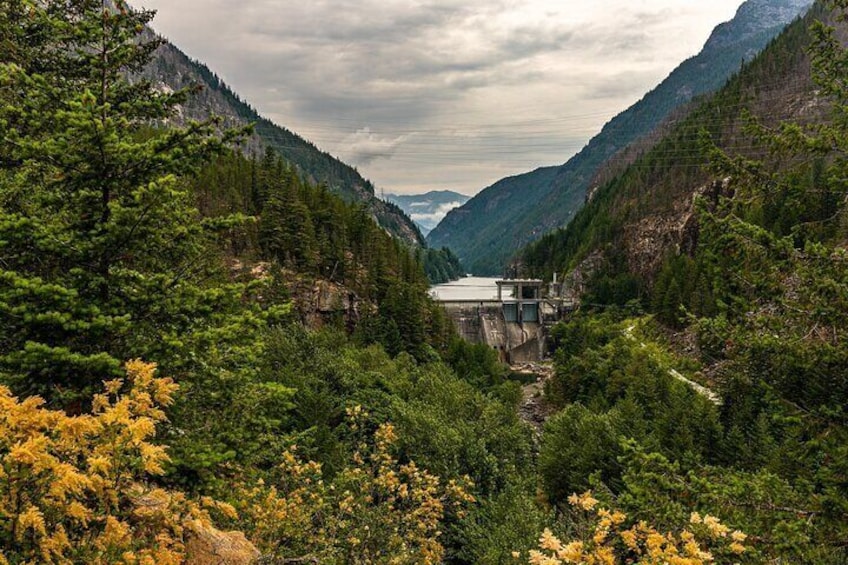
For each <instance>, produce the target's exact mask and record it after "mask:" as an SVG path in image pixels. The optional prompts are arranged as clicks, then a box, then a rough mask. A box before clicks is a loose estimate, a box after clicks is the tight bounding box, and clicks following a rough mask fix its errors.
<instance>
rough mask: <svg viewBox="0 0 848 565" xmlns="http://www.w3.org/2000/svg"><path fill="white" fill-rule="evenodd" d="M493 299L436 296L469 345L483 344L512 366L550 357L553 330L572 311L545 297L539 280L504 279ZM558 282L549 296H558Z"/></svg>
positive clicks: (561, 301) (554, 299) (561, 303)
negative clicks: (550, 335)
mask: <svg viewBox="0 0 848 565" xmlns="http://www.w3.org/2000/svg"><path fill="white" fill-rule="evenodd" d="M495 284H496V285H497V294H496V296H492V297H491V298H489V299H483V300H479V299H470V298H465V299H463V298H451V297H439V296H434V298H435V300H436V301H438V302H440V303H441V304H442V306H443V307H444V309H445V310H446V311H447V313H448V315H449V316H450V318H451V319H452V320H453V322H454V325H455V326H456V328H457V330H458V332H459V334H460V335H461V336H462V338H463V339H465V340H466V341H468V342H471V343H483V344H486V345H488V346H489V347H491V348H492V349H494V350H496V351H497V352H498V355H499V357H500V359H501V361H503V362H505V363H509V364H511V365H521V364H528V363H536V362H539V361H541V360H543V359H544V358H545V357H546V356H547V352H548V348H547V337H548V333H549V330H550V328H551V327H552V326H553V325H554V324H556V323H557V322H558V321H560V320H561V319H562V318H563V316H564V315H565V314H566V313H567V312H569V311H570V310H571V309H572V308H571V305H570V304H566V303H565V302H564V301H563V300H562V299H560V298H549V297H543V290H544V288H543V287H544V286H545V283H544V282H543V281H541V280H535V279H500V280H497V281H495ZM558 294H559V293H558V292H557V285H556V283H554V284H552V285H551V288H550V290H549V292H548V295H549V296H558Z"/></svg>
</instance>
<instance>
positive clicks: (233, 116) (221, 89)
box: [141, 30, 424, 246]
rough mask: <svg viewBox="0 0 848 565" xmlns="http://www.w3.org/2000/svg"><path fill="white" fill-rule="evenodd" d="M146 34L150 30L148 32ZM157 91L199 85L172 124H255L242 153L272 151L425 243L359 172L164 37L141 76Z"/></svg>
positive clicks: (390, 227) (396, 231) (399, 233)
mask: <svg viewBox="0 0 848 565" xmlns="http://www.w3.org/2000/svg"><path fill="white" fill-rule="evenodd" d="M148 33H150V34H151V35H152V34H154V33H155V32H154V31H152V30H151V31H149V32H148ZM141 78H144V79H147V80H150V81H151V82H153V84H154V85H156V86H157V87H158V88H161V89H171V90H179V89H181V88H186V87H195V86H198V85H199V86H201V89H200V91H199V92H197V93H196V94H195V95H193V96H192V97H191V98H190V99H189V101H187V102H186V104H184V105H183V106H181V107H180V108H179V110H180V111H179V114H178V116H177V118H176V120H175V121H178V122H179V121H182V122H185V121H188V120H204V119H208V118H209V117H211V116H212V115H217V116H220V117H221V118H222V119H223V125H224V126H225V127H238V126H244V125H248V124H253V125H254V134H253V135H252V136H251V137H250V138H248V139H247V140H246V141H245V142H244V149H245V151H246V152H247V153H254V154H260V153H262V152H264V151H265V150H267V149H271V150H273V151H275V152H276V153H277V154H279V155H280V156H281V157H283V159H285V160H286V161H287V162H288V163H290V164H291V165H292V166H294V167H295V169H296V170H297V171H298V172H299V173H300V174H301V176H302V177H303V179H304V180H306V181H308V182H310V183H312V184H325V185H326V186H327V187H328V188H329V189H330V190H331V191H332V192H334V193H336V194H339V195H340V196H342V197H343V198H344V199H346V200H347V201H349V202H359V203H361V204H362V205H363V206H364V207H365V208H366V209H367V210H368V211H369V213H370V214H371V215H372V217H373V218H374V219H375V220H376V221H377V223H379V224H380V225H381V226H382V227H383V228H384V229H386V230H387V231H388V232H389V233H391V234H392V235H394V236H396V237H398V238H399V239H401V240H402V241H404V242H405V243H407V244H409V245H413V246H421V245H423V244H424V238H423V236H422V235H421V233H420V231H419V230H418V228H417V226H416V225H415V224H414V223H413V222H412V220H411V219H410V218H408V217H407V216H406V215H405V214H404V213H403V212H402V211H401V210H400V208H398V207H397V206H395V205H393V204H391V203H389V202H385V201H383V200H380V199H379V198H378V197H377V196H376V194H375V190H374V185H373V184H372V183H371V181H369V180H367V179H365V178H364V177H363V176H362V175H361V174H360V173H359V171H358V170H357V169H356V168H355V167H352V166H350V165H348V164H346V163H344V162H343V161H341V160H340V159H338V158H336V157H334V156H332V155H331V154H329V153H327V152H325V151H322V150H321V149H319V148H318V147H317V146H316V145H315V144H313V143H312V142H310V141H309V140H307V139H305V138H303V137H301V136H300V135H298V134H297V133H295V132H292V131H291V130H289V129H287V128H285V127H283V126H280V125H278V124H275V123H274V122H272V121H271V120H269V119H267V118H265V117H263V116H262V115H261V114H259V112H258V111H257V110H256V109H255V108H253V106H251V105H250V104H249V103H248V102H246V101H244V100H242V99H241V97H240V96H239V95H238V94H237V93H236V92H235V91H233V90H232V89H231V88H230V87H229V86H228V85H227V84H226V83H225V82H224V81H223V80H222V79H221V78H220V77H219V76H218V75H217V74H216V73H214V72H213V71H212V70H211V69H210V68H209V67H208V66H207V65H206V64H204V63H202V62H200V61H197V60H195V59H192V58H191V57H189V56H188V55H186V54H185V53H184V52H183V51H182V50H180V49H179V47H177V46H176V45H174V44H173V43H171V42H170V41H168V40H167V39H165V42H164V43H163V44H162V45H161V46H160V47H159V49H157V51H156V53H155V55H154V58H153V60H152V61H151V62H150V63H149V64H148V65H147V67H146V68H145V69H144V71H143V72H142V74H141Z"/></svg>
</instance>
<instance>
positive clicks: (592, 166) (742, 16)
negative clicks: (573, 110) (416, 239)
mask: <svg viewBox="0 0 848 565" xmlns="http://www.w3.org/2000/svg"><path fill="white" fill-rule="evenodd" d="M811 3H812V1H811V0H749V1H748V2H746V3H745V4H743V5H742V6H741V7H740V8H739V10H738V12H737V14H736V17H735V18H734V19H733V20H731V21H730V22H727V23H725V24H722V25H720V26H718V27H717V28H716V29H715V31H714V32H713V34H712V36H711V37H710V39H709V40H708V41H707V43H706V44H705V46H704V49H703V50H702V51H701V53H699V54H698V55H697V56H695V57H693V58H691V59H689V60H687V61H685V62H684V63H682V64H681V65H680V66H679V67H678V68H677V69H675V70H674V71H673V72H672V73H671V74H670V75H669V77H668V78H667V79H666V80H665V81H663V82H662V83H661V84H660V85H659V86H657V88H655V89H654V90H652V91H651V92H649V93H648V94H647V95H645V97H644V98H642V100H640V101H639V102H637V103H636V104H634V105H633V106H631V107H630V108H628V109H627V110H626V111H624V112H622V113H621V114H619V115H618V116H616V117H615V118H613V119H612V120H611V121H610V122H609V123H608V124H607V125H605V126H604V128H603V130H602V131H601V132H600V133H599V134H598V135H597V136H596V137H594V138H593V139H592V140H591V141H590V142H589V144H588V145H587V146H586V147H585V148H584V149H583V150H582V151H580V153H578V154H577V155H575V156H574V157H572V158H571V159H570V160H569V161H568V162H567V163H565V164H564V165H562V166H561V167H559V168H558V170H556V171H555V174H554V175H553V178H550V177H551V169H549V168H545V169H539V170H538V171H534V172H532V173H527V174H525V175H520V176H519V177H514V178H513V179H508V182H498V183H495V184H494V185H492V186H491V187H489V188H487V189H486V190H484V191H482V192H481V193H479V194H478V195H477V196H476V197H475V198H474V199H472V200H471V201H470V202H468V203H467V204H466V205H465V206H464V207H463V208H462V209H460V210H457V211H456V212H454V214H452V215H449V216H448V217H447V218H445V220H444V221H443V222H442V224H441V225H439V226H437V227H436V229H434V230H433V232H432V233H431V234H430V235H429V241H431V242H432V243H434V244H435V245H440V246H441V245H445V246H448V247H451V248H452V249H454V251H455V252H456V253H457V254H458V255H459V257H460V258H461V259H462V260H463V261H464V262H465V264H466V265H467V266H468V267H469V268H470V269H471V270H472V271H473V272H475V273H494V272H498V271H500V270H501V269H502V267H503V264H504V263H505V262H506V261H507V260H508V259H509V258H510V257H511V256H512V255H513V254H514V253H515V252H516V251H517V250H518V249H519V248H521V247H522V246H524V245H526V244H527V243H529V242H531V241H534V240H536V239H538V238H539V237H540V236H541V235H543V234H544V233H546V232H548V231H550V230H551V229H555V228H557V227H561V226H564V225H565V224H567V223H568V222H569V220H571V218H573V217H574V214H575V213H576V212H577V211H578V210H579V209H580V208H581V207H582V205H583V203H584V200H585V196H586V193H587V190H589V188H590V182H591V180H592V178H593V177H594V175H595V174H596V172H597V170H598V169H599V167H601V166H602V165H603V164H604V163H605V162H607V161H608V160H609V159H610V158H613V157H614V156H615V155H616V154H617V153H618V152H619V151H621V150H622V149H623V148H625V147H626V146H627V145H629V144H630V143H632V142H634V141H636V140H638V139H639V138H640V137H642V136H645V135H646V134H648V133H650V132H651V131H652V130H654V129H655V128H656V127H657V126H658V125H659V124H660V123H661V122H662V121H663V120H664V119H666V118H667V117H668V116H669V115H671V114H672V112H673V111H674V110H676V109H678V108H680V107H681V106H684V105H685V104H687V103H689V102H690V101H691V100H693V99H694V98H695V97H697V96H699V95H702V94H704V93H707V92H712V91H714V90H716V89H717V88H719V87H721V86H722V85H723V84H724V83H725V81H726V80H727V79H728V78H729V77H730V76H731V75H732V74H733V73H735V72H736V71H737V70H738V69H739V66H740V63H741V62H742V61H745V60H750V59H751V58H752V57H753V56H754V55H756V54H757V53H758V52H759V51H761V50H762V48H763V47H765V46H766V45H767V44H768V42H769V41H770V40H771V39H772V38H773V37H774V36H775V35H777V34H778V33H779V32H780V31H781V30H782V29H783V27H784V26H785V25H786V24H787V23H788V22H790V21H792V20H793V19H794V18H796V17H797V16H798V14H799V13H802V12H803V11H804V10H805V9H807V8H808V7H809V5H810V4H811ZM495 208H497V212H496V213H492V211H493V209H495ZM481 214H482V215H481Z"/></svg>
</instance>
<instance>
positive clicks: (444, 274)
mask: <svg viewBox="0 0 848 565" xmlns="http://www.w3.org/2000/svg"><path fill="white" fill-rule="evenodd" d="M419 261H421V264H422V265H423V266H424V273H425V274H426V275H427V280H429V281H430V284H442V283H446V282H450V281H455V280H456V279H458V278H461V277H463V276H465V269H464V268H463V267H462V264H461V263H460V262H459V258H458V257H457V256H456V255H454V254H453V252H452V251H451V250H450V249H448V248H447V247H442V248H441V249H422V250H421V251H420V259H419Z"/></svg>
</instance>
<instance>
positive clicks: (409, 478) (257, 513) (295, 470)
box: [239, 409, 474, 565]
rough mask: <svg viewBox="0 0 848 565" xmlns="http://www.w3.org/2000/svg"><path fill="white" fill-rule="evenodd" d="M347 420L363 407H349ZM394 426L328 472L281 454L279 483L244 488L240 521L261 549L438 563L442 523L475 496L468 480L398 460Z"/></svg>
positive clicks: (339, 558)
mask: <svg viewBox="0 0 848 565" xmlns="http://www.w3.org/2000/svg"><path fill="white" fill-rule="evenodd" d="M349 416H351V417H352V418H353V420H354V421H353V422H352V423H351V428H352V429H356V428H357V427H358V425H359V424H357V422H356V420H357V419H358V418H359V417H362V416H363V414H362V413H361V411H359V410H357V409H352V410H351V411H349ZM396 441H397V436H396V433H395V429H394V427H393V426H392V425H391V424H384V425H382V426H380V427H379V429H378V430H377V431H376V433H375V434H374V436H373V438H371V440H370V441H369V442H368V443H363V444H361V445H360V446H359V449H358V450H357V451H356V452H355V453H354V454H353V456H352V458H351V461H350V464H349V465H348V466H347V467H346V468H345V469H344V470H342V471H341V472H340V473H339V474H338V475H336V476H335V477H333V478H332V479H331V480H325V477H324V476H323V473H322V469H321V465H320V464H318V463H315V462H313V461H308V462H303V461H301V460H300V459H299V458H298V457H297V451H296V447H295V448H291V449H290V450H289V451H287V452H286V453H285V454H284V457H283V463H282V465H281V467H280V475H281V478H280V479H279V481H277V484H274V485H266V484H264V483H260V484H258V485H256V486H255V487H254V488H252V489H249V490H248V491H247V492H246V493H244V494H243V496H241V497H240V498H242V504H241V506H240V507H239V513H240V514H241V516H242V520H243V529H244V530H245V531H247V532H250V534H249V536H250V538H251V541H252V542H253V543H254V544H256V546H257V547H259V549H260V550H261V551H262V553H263V554H265V555H269V556H274V557H280V558H290V559H291V558H306V559H317V560H318V561H319V562H320V563H339V564H341V563H346V564H348V563H391V564H398V565H401V564H410V565H411V564H416V565H427V564H436V563H440V562H441V560H442V557H443V554H444V548H443V547H442V545H441V543H440V542H439V537H440V536H441V532H440V531H439V527H440V524H441V523H442V520H443V519H444V517H445V516H446V514H447V513H448V512H451V513H453V514H454V515H458V516H461V515H462V513H463V507H464V506H465V505H466V504H468V503H471V502H473V500H474V499H473V497H472V496H471V495H470V494H468V492H467V490H466V487H467V485H466V484H459V483H458V482H456V481H450V482H448V483H447V484H442V483H441V481H440V480H439V478H438V477H436V476H434V475H432V474H430V473H428V472H427V471H426V470H423V469H420V468H419V467H417V466H416V465H415V463H407V464H402V463H400V462H399V461H398V459H397V458H396V457H395V455H394V454H393V453H392V451H393V446H394V444H395V442H396Z"/></svg>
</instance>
